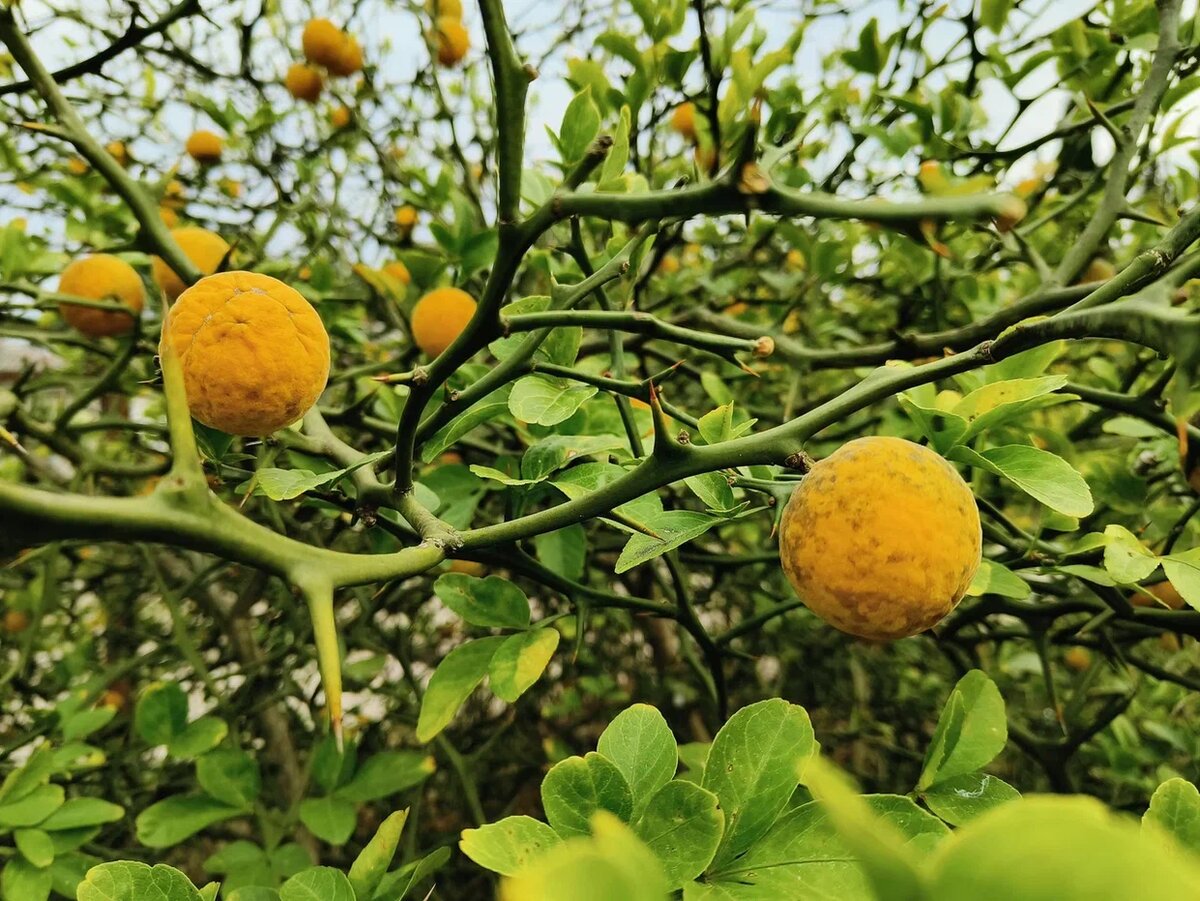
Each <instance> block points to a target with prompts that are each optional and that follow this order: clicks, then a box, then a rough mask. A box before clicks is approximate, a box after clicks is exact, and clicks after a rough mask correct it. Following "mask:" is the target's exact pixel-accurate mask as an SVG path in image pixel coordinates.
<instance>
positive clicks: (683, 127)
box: [671, 100, 696, 141]
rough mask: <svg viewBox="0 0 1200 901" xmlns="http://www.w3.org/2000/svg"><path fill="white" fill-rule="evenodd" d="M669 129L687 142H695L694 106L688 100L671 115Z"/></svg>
mask: <svg viewBox="0 0 1200 901" xmlns="http://www.w3.org/2000/svg"><path fill="white" fill-rule="evenodd" d="M671 128H672V129H674V130H675V131H676V132H678V133H679V134H681V135H683V136H684V137H685V138H687V139H688V140H689V141H694V140H696V104H694V103H692V102H691V101H690V100H688V101H687V102H685V103H681V104H679V106H677V107H675V111H674V112H673V113H671Z"/></svg>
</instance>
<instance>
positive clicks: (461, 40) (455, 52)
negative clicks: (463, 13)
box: [435, 16, 471, 66]
mask: <svg viewBox="0 0 1200 901" xmlns="http://www.w3.org/2000/svg"><path fill="white" fill-rule="evenodd" d="M435 38H436V43H437V58H438V62H439V63H441V64H442V65H443V66H456V65H458V64H459V63H460V62H462V58H463V57H464V56H466V55H467V51H468V50H470V49H471V35H470V33H469V32H468V31H467V29H466V28H465V27H463V23H462V22H460V21H459V20H458V19H456V18H453V17H450V16H442V17H441V18H440V19H438V20H437V34H436V36H435Z"/></svg>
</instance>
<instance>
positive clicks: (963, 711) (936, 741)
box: [917, 670, 1008, 791]
mask: <svg viewBox="0 0 1200 901" xmlns="http://www.w3.org/2000/svg"><path fill="white" fill-rule="evenodd" d="M1007 741H1008V720H1007V719H1006V718H1005V715H1004V699H1003V698H1002V697H1000V691H999V689H997V688H996V683H994V682H993V681H992V680H991V679H989V678H988V676H987V674H986V673H984V672H983V671H981V670H971V671H970V672H969V673H967V674H966V675H965V676H963V677H962V678H961V679H959V680H958V684H957V685H955V686H954V690H953V691H952V692H951V693H950V699H949V700H948V701H947V703H946V706H945V707H944V708H943V709H942V714H941V716H940V717H938V724H937V728H936V729H935V730H934V733H933V740H932V741H931V742H930V745H929V750H928V751H927V752H926V754H925V766H924V768H923V770H922V772H921V779H920V781H919V782H918V783H917V790H918V791H924V790H925V789H927V788H929V786H931V785H934V784H936V783H938V782H945V781H946V780H948V779H952V778H954V777H955V776H962V775H965V774H967V773H973V772H975V770H978V769H979V768H980V767H983V766H986V765H987V764H989V763H991V761H992V760H993V759H994V758H995V756H996V755H997V754H999V753H1000V752H1001V751H1002V750H1004V745H1005V743H1006V742H1007Z"/></svg>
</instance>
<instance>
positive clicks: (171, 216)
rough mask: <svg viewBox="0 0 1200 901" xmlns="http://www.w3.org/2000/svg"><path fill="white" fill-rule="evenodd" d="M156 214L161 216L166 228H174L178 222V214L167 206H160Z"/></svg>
mask: <svg viewBox="0 0 1200 901" xmlns="http://www.w3.org/2000/svg"><path fill="white" fill-rule="evenodd" d="M158 215H159V216H160V217H162V221H163V225H165V226H166V227H167V228H174V227H175V226H176V225H178V224H179V214H178V213H177V212H175V211H174V210H173V209H171V208H170V207H169V206H160V207H159V208H158Z"/></svg>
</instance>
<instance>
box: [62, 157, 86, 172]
mask: <svg viewBox="0 0 1200 901" xmlns="http://www.w3.org/2000/svg"><path fill="white" fill-rule="evenodd" d="M89 169H90V167H89V166H88V164H87V162H86V161H85V160H83V159H82V158H81V157H78V156H73V157H71V158H70V159H69V160H67V171H68V172H70V173H71V174H72V175H87V173H88V171H89Z"/></svg>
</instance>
